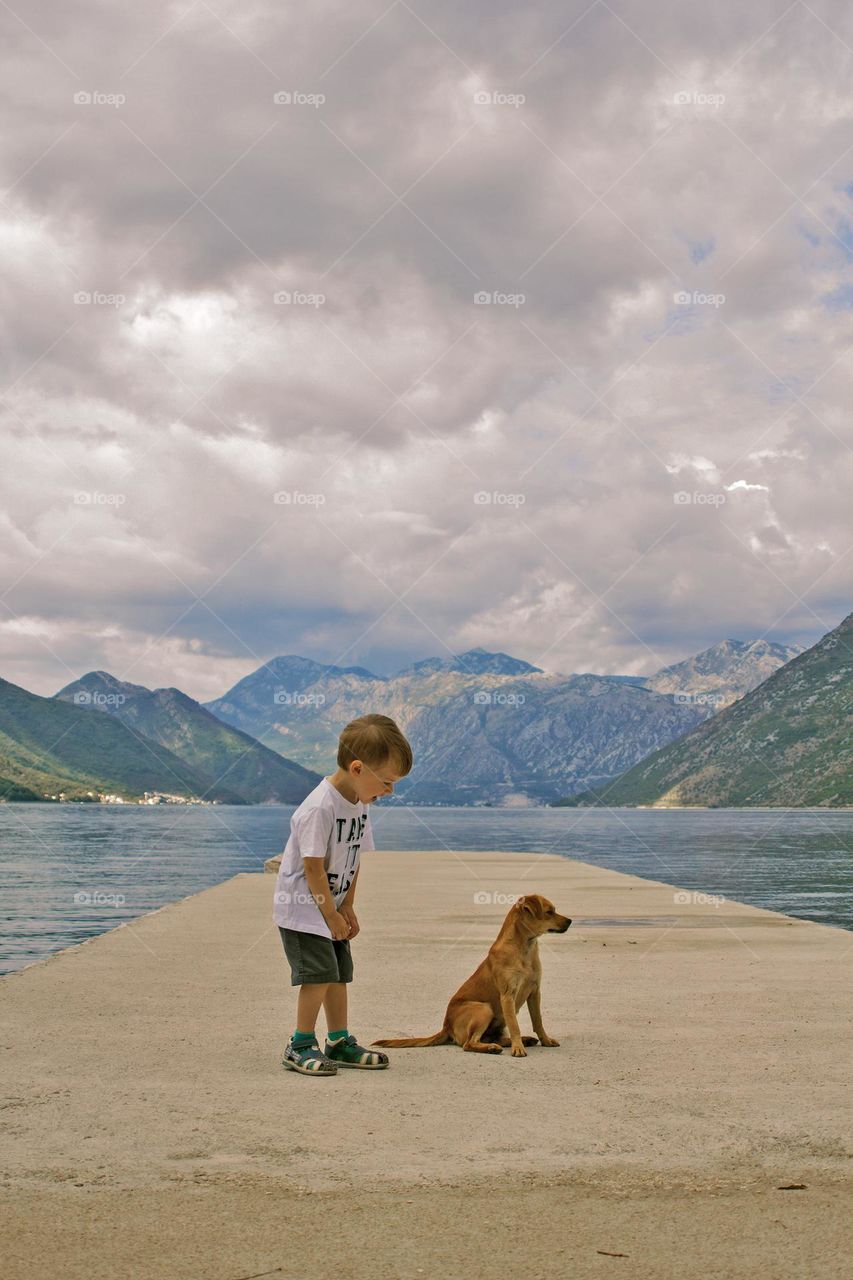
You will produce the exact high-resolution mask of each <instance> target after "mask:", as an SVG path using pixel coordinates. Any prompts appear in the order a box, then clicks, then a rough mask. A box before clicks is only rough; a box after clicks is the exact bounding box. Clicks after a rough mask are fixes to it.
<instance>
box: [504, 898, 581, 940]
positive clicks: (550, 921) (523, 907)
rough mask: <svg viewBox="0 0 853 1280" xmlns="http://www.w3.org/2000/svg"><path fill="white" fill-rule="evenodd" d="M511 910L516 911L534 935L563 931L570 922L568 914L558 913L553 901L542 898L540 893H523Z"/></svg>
mask: <svg viewBox="0 0 853 1280" xmlns="http://www.w3.org/2000/svg"><path fill="white" fill-rule="evenodd" d="M512 910H513V911H517V912H518V915H519V918H520V920H521V921H522V922H523V923H524V924H525V925H526V927H527V928H528V929H530V931H531V932H532V933H533V934H536V935H538V934H540V933H565V932H566V930H567V929H568V927H569V925H570V924H571V923H572V922H571V920H570V919H569V917H568V916H561V915H558V914H557V911H556V908H555V907H554V904H553V902H549V901H548V899H547V898H543V897H542V894H541V893H527V894H525V895H524V897H523V898H519V899H518V901H517V902H516V904H515V906H514V907H513V908H512Z"/></svg>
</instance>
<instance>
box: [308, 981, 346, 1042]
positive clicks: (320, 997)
mask: <svg viewBox="0 0 853 1280" xmlns="http://www.w3.org/2000/svg"><path fill="white" fill-rule="evenodd" d="M338 985H340V984H339V983H331V982H305V983H303V985H302V986H301V987H300V988H299V995H298V997H297V1000H296V1030H297V1032H299V1034H300V1035H303V1036H305V1035H313V1034H314V1028H315V1027H316V1025H317V1015H318V1013H319V1012H320V1006H321V1005H322V1004H324V1003H325V999H326V992H327V991H328V990H329V988H330V987H332V986H338ZM344 1014H346V995H344ZM327 1016H328V1015H327ZM330 1025H331V1024H330ZM342 1026H346V1022H345V1021H344V1022H343V1023H342Z"/></svg>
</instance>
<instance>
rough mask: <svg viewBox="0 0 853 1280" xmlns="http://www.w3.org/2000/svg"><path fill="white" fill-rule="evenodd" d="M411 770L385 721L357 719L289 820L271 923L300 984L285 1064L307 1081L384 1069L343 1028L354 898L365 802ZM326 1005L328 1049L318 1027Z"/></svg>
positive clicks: (382, 1061)
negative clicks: (346, 1070) (332, 764)
mask: <svg viewBox="0 0 853 1280" xmlns="http://www.w3.org/2000/svg"><path fill="white" fill-rule="evenodd" d="M411 767H412V749H411V747H410V746H409V744H408V742H407V741H406V739H405V737H404V736H403V734H402V733H401V732H400V730H399V729H398V727H397V725H396V724H395V723H394V721H393V720H391V719H390V718H389V717H388V716H381V715H366V716H360V717H359V718H358V719H357V720H352V721H351V722H350V723H349V724H348V725H347V726H346V728H345V729H344V731H343V733H342V734H341V736H340V741H339V743H338V767H337V769H336V770H335V772H334V773H333V774H331V775H330V776H328V777H325V778H323V779H322V781H321V782H320V783H319V784H318V785H317V786H316V787H315V788H314V790H313V791H312V792H311V793H310V795H308V796H306V797H305V799H304V800H303V801H302V804H301V805H300V806H299V808H298V809H297V810H296V812H295V813H294V814H293V815H292V817H291V819H290V837H289V839H288V841H287V845H286V847H285V850H284V854H283V855H282V859H281V867H280V868H279V873H278V879H277V881H276V892H275V903H274V907H273V920H274V921H275V923H276V924H277V925H278V927H279V932H280V934H281V940H282V942H283V943H284V950H285V954H286V956H287V958H288V960H289V961H290V982H291V985H292V986H294V987H299V996H298V999H297V1005H296V1031H295V1032H294V1034H293V1036H292V1038H291V1040H290V1042H289V1043H288V1045H287V1047H286V1048H285V1051H284V1057H283V1059H282V1065H283V1066H284V1067H286V1068H287V1069H288V1070H289V1071H298V1072H300V1073H301V1074H302V1075H312V1076H330V1075H336V1074H337V1070H338V1067H361V1068H368V1069H374V1070H376V1069H377V1068H381V1067H387V1066H388V1056H387V1054H384V1053H378V1052H376V1051H375V1050H371V1049H365V1048H363V1047H362V1046H361V1045H360V1044H358V1042H357V1041H356V1038H355V1036H352V1035H350V1033H349V1030H348V1029H347V988H346V984H347V983H348V982H351V981H352V956H351V954H350V941H351V939H352V938H354V937H355V936H356V934H357V933H358V932H359V925H358V920H357V919H356V915H355V910H354V905H353V904H354V902H355V888H356V884H357V882H358V873H359V862H360V857H361V850H362V849H365V850H373V849H374V848H375V845H374V843H373V832H372V830H371V827H370V814H369V812H368V809H367V806H368V805H369V804H372V803H373V801H374V800H378V799H379V797H380V796H383V795H386V794H389V795H391V794H393V791H394V783H395V782H399V780H400V778H403V777H405V776H406V774H407V773H408V772H409V771H410V769H411ZM321 1005H322V1007H323V1011H324V1013H325V1015H326V1027H327V1034H326V1047H325V1052H322V1051H321V1050H320V1048H319V1046H318V1044H317V1039H316V1036H315V1033H314V1028H315V1026H316V1023H317V1015H318V1014H319V1012H320V1006H321Z"/></svg>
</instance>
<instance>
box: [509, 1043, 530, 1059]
mask: <svg viewBox="0 0 853 1280" xmlns="http://www.w3.org/2000/svg"><path fill="white" fill-rule="evenodd" d="M512 1056H513V1057H514V1058H526V1057H527V1050H526V1049H525V1047H524V1045H523V1044H520V1045H518V1046H517V1047H515V1048H514V1049H513V1051H512Z"/></svg>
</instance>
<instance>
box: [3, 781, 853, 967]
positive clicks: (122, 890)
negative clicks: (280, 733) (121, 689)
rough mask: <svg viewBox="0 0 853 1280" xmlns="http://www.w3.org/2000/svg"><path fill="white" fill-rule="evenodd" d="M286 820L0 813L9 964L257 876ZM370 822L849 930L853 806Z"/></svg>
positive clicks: (198, 814)
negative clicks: (590, 867) (548, 856)
mask: <svg viewBox="0 0 853 1280" xmlns="http://www.w3.org/2000/svg"><path fill="white" fill-rule="evenodd" d="M292 812H293V810H292V807H290V806H283V805H272V806H258V807H244V808H243V807H233V808H232V807H229V806H224V805H223V806H220V805H217V806H216V807H198V806H187V807H184V806H174V807H172V806H168V807H166V806H160V807H156V808H143V807H141V806H128V807H127V808H122V807H120V806H115V807H113V806H106V805H97V806H94V805H93V806H89V805H85V806H84V805H80V806H77V805H29V804H6V805H0V877H2V881H0V887H1V888H2V908H0V910H1V911H2V922H3V928H2V942H0V971H2V972H6V971H9V970H12V969H19V968H21V967H22V966H23V965H26V964H30V963H32V961H34V960H38V959H41V958H42V957H43V956H46V955H49V954H50V953H51V952H53V951H57V950H59V949H61V948H62V947H68V946H71V945H73V944H74V943H76V942H81V941H82V940H83V939H84V938H88V937H91V936H92V935H93V934H96V933H102V932H103V931H104V930H105V929H109V928H112V927H113V926H114V925H116V924H118V923H120V922H121V921H124V920H131V919H134V918H135V917H136V916H139V915H141V914H142V913H143V912H145V911H151V910H153V909H155V908H156V907H160V906H163V904H164V903H167V902H173V901H175V900H176V899H178V898H183V897H186V896H187V895H188V894H191V893H197V892H198V891H199V890H200V889H206V888H208V887H209V886H210V885H212V884H217V883H218V882H219V881H221V880H226V879H228V878H229V877H230V876H232V875H235V874H236V873H237V872H239V871H258V870H260V869H261V867H262V866H263V862H264V859H265V858H268V857H270V856H271V855H272V854H274V853H279V852H280V851H281V849H282V848H283V847H284V842H285V840H286V838H287V833H288V830H289V820H290V814H291V813H292ZM372 813H373V827H374V834H375V836H376V843H377V845H378V847H379V848H380V849H413V850H414V849H445V848H446V849H503V850H507V851H515V852H522V853H527V852H529V853H531V854H535V853H557V854H561V855H562V856H564V857H569V858H580V859H581V860H583V861H586V862H594V863H597V864H598V865H600V866H603V867H611V868H612V869H613V870H616V871H628V872H631V873H632V874H634V875H638V876H645V877H647V878H649V879H652V880H663V881H666V882H667V883H669V884H675V885H678V886H680V887H682V888H684V889H687V890H690V891H691V892H694V893H696V894H723V895H724V896H725V897H728V898H734V899H739V900H740V901H742V902H751V903H753V904H755V905H756V906H760V907H768V908H770V909H771V910H773V911H782V912H785V913H786V914H788V915H792V916H799V917H802V918H803V919H807V920H817V921H819V922H821V923H823V924H834V925H840V926H842V927H843V928H847V929H853V812H849V811H839V812H834V813H833V812H831V811H827V810H823V809H820V810H815V809H810V810H798V811H794V812H788V811H786V810H779V809H776V810H773V809H771V810H742V809H713V810H668V811H663V810H643V809H619V810H613V811H610V812H608V811H606V810H597V809H513V810H507V809H454V808H435V809H428V808H410V809H407V808H405V807H403V806H402V805H400V806H397V805H396V804H395V802H394V801H388V800H386V801H382V802H380V803H378V804H376V805H374V807H373V810H372ZM528 887H529V885H528ZM520 891H522V892H523V886H522V887H520ZM699 900H700V901H701V899H699ZM713 911H714V906H713V903H712V904H710V905H709V907H708V912H709V914H713Z"/></svg>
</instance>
